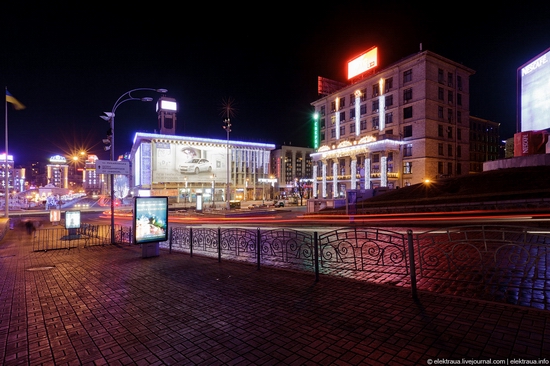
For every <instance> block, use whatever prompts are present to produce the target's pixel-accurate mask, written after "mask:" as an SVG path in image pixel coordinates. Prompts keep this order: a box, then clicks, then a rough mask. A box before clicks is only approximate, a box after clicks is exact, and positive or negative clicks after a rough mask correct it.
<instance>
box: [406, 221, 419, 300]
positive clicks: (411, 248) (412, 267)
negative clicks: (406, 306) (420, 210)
mask: <svg viewBox="0 0 550 366" xmlns="http://www.w3.org/2000/svg"><path fill="white" fill-rule="evenodd" d="M412 233H413V232H412V230H411V229H409V230H407V242H408V243H409V269H410V271H411V293H412V297H413V299H415V300H417V299H418V294H417V292H416V265H415V263H414V245H413V234H412Z"/></svg>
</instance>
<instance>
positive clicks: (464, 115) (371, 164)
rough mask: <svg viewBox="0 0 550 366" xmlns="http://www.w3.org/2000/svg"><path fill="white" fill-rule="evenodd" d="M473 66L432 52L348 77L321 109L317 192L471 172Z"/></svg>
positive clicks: (341, 192) (334, 193) (325, 194)
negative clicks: (470, 91)
mask: <svg viewBox="0 0 550 366" xmlns="http://www.w3.org/2000/svg"><path fill="white" fill-rule="evenodd" d="M473 74H474V70H472V69H470V68H468V67H465V66H464V65H462V64H460V63H458V62H455V61H452V60H449V59H447V58H445V57H442V56H440V55H438V54H435V53H433V52H430V51H420V52H418V53H416V54H413V55H410V56H408V57H406V58H404V59H401V60H400V61H398V62H396V63H394V64H392V65H389V66H387V67H385V68H383V69H380V70H378V69H376V68H373V69H370V70H369V71H368V72H366V73H363V74H361V75H358V76H355V77H353V78H351V79H350V83H348V84H346V85H340V87H339V88H337V89H336V90H334V89H333V90H331V91H330V92H329V93H326V94H323V95H322V97H321V98H320V99H318V100H316V101H314V102H313V103H311V104H312V105H313V107H314V108H315V115H316V119H315V123H316V128H315V133H316V135H315V136H314V140H315V141H318V142H319V147H318V149H317V152H316V153H314V154H312V155H311V158H312V160H313V169H312V170H313V180H314V183H313V191H314V192H315V196H316V197H319V198H339V197H343V196H345V192H346V190H349V189H374V188H377V187H387V188H398V187H403V186H407V185H412V184H416V183H420V182H422V181H423V180H425V179H437V178H439V177H450V176H458V175H463V174H468V173H469V168H470V167H469V165H470V160H469V137H470V133H469V123H470V120H469V117H470V108H469V99H470V93H469V80H470V76H472V75H473Z"/></svg>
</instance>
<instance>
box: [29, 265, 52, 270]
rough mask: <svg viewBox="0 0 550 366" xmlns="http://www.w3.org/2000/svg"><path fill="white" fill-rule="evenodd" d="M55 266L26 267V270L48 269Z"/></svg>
mask: <svg viewBox="0 0 550 366" xmlns="http://www.w3.org/2000/svg"><path fill="white" fill-rule="evenodd" d="M52 268H55V266H41V267H31V268H27V271H47V270H48V269H52Z"/></svg>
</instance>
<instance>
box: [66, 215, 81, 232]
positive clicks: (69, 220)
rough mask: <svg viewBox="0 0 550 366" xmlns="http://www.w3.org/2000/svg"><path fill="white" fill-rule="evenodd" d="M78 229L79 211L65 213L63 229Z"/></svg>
mask: <svg viewBox="0 0 550 366" xmlns="http://www.w3.org/2000/svg"><path fill="white" fill-rule="evenodd" d="M78 228H80V211H65V229H78Z"/></svg>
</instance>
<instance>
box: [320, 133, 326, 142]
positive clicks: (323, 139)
mask: <svg viewBox="0 0 550 366" xmlns="http://www.w3.org/2000/svg"><path fill="white" fill-rule="evenodd" d="M321 141H325V132H324V131H323V132H321Z"/></svg>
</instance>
